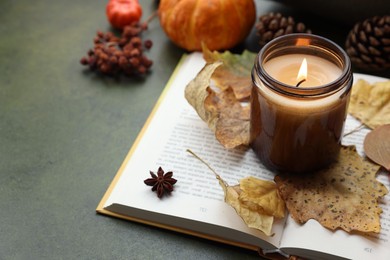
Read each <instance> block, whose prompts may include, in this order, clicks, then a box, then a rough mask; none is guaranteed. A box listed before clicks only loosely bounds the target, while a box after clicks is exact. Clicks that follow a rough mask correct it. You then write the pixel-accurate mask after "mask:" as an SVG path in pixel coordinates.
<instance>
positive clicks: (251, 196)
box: [187, 150, 285, 236]
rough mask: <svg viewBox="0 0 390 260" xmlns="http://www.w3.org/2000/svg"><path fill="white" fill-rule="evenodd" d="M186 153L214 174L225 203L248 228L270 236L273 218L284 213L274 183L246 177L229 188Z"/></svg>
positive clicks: (215, 173)
mask: <svg viewBox="0 0 390 260" xmlns="http://www.w3.org/2000/svg"><path fill="white" fill-rule="evenodd" d="M187 151H188V152H189V153H190V154H192V155H193V156H194V157H195V158H197V159H198V160H200V161H201V162H203V163H204V164H205V165H206V166H207V167H208V168H209V169H210V170H211V171H212V172H213V173H214V175H215V177H216V178H217V180H218V181H219V184H220V186H221V187H222V189H223V191H224V194H225V202H226V203H228V204H229V205H230V206H232V207H233V208H234V209H235V211H236V212H237V214H238V215H239V216H240V217H241V218H242V219H243V221H244V222H245V224H246V225H247V226H248V227H250V228H255V229H258V230H260V231H262V232H263V233H264V234H266V235H267V236H270V235H272V233H271V232H272V225H273V222H274V218H283V217H284V213H285V204H284V201H283V199H282V198H281V197H280V195H279V193H278V190H277V187H276V184H275V183H274V182H271V181H267V180H261V179H257V178H255V177H247V178H244V179H242V180H240V184H238V185H235V186H230V185H229V184H228V183H227V182H226V181H224V180H223V179H222V178H221V176H220V175H219V174H217V172H216V171H215V170H214V169H213V168H211V167H210V165H208V164H207V163H206V162H205V161H204V160H202V159H201V158H200V157H199V156H197V155H196V154H195V153H194V152H192V151H191V150H187Z"/></svg>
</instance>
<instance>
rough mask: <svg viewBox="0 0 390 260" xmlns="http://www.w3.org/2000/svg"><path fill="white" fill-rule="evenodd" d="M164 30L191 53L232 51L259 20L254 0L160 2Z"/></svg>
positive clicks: (159, 9)
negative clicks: (205, 49) (202, 50)
mask: <svg viewBox="0 0 390 260" xmlns="http://www.w3.org/2000/svg"><path fill="white" fill-rule="evenodd" d="M158 13H159V18H160V23H161V27H162V28H163V30H164V31H165V33H166V34H167V36H168V37H169V38H170V39H171V40H172V41H173V42H174V43H175V44H176V45H178V46H180V47H181V48H184V49H186V50H188V51H197V50H201V49H202V43H204V44H205V45H206V46H207V48H208V49H210V50H223V49H229V48H232V47H234V46H235V45H237V44H238V43H240V42H242V41H243V40H244V39H245V38H246V37H247V36H248V34H249V32H250V30H251V29H252V26H253V24H254V22H255V19H256V6H255V3H254V1H253V0H160V4H159V8H158Z"/></svg>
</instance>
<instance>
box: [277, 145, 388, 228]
mask: <svg viewBox="0 0 390 260" xmlns="http://www.w3.org/2000/svg"><path fill="white" fill-rule="evenodd" d="M378 170H379V166H378V165H375V164H373V163H371V162H369V161H366V160H364V159H363V158H362V157H360V156H359V155H358V153H357V152H356V149H355V147H354V146H348V147H342V150H341V152H340V156H339V159H338V161H337V163H335V164H333V165H331V166H330V167H329V168H328V169H324V170H321V171H318V172H316V173H312V174H308V175H278V176H276V177H275V181H276V184H277V186H278V189H279V192H280V195H281V197H282V198H283V199H284V201H285V202H286V206H287V209H288V210H289V212H290V214H291V217H292V218H293V219H294V220H295V221H297V222H298V223H305V222H306V221H308V220H309V219H315V220H317V221H318V222H319V223H320V224H321V225H322V226H324V227H326V228H329V229H332V230H335V229H337V228H341V229H344V230H345V231H347V232H350V231H353V230H355V231H360V232H375V233H379V232H380V227H381V226H380V214H381V213H382V209H381V208H380V206H379V205H378V200H379V199H380V198H381V197H383V196H385V195H386V194H387V193H388V190H387V188H386V187H385V186H384V185H383V184H382V183H380V182H379V181H377V180H376V178H375V176H376V173H377V171H378Z"/></svg>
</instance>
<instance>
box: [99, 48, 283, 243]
mask: <svg viewBox="0 0 390 260" xmlns="http://www.w3.org/2000/svg"><path fill="white" fill-rule="evenodd" d="M203 66H204V61H203V58H202V56H201V54H200V53H193V54H191V55H188V57H187V58H186V59H185V61H184V62H182V64H181V66H180V68H179V71H177V72H176V73H175V75H174V78H173V81H171V82H170V84H169V88H168V89H166V90H165V91H164V93H163V99H161V98H160V100H159V102H158V109H157V110H155V111H154V114H153V115H152V117H151V118H150V119H151V120H149V122H148V123H147V128H144V129H143V130H142V133H141V135H140V136H141V137H140V138H138V139H137V141H136V144H135V146H134V147H133V148H132V150H131V152H130V156H128V158H127V159H126V160H127V161H126V164H125V166H124V168H123V170H122V173H121V176H120V179H118V181H117V183H116V186H115V187H114V189H113V190H112V193H111V195H110V196H109V197H108V199H107V201H106V202H105V205H104V207H105V208H106V209H107V210H110V211H114V212H116V213H121V214H129V215H131V214H133V215H134V214H135V216H136V217H137V218H141V219H148V220H150V221H156V222H163V224H167V225H175V226H179V227H181V228H186V229H190V230H194V231H198V232H199V231H200V232H202V233H208V234H211V235H216V236H221V237H223V238H226V239H229V240H234V241H238V242H244V243H248V244H253V245H257V246H259V247H262V248H268V249H272V248H276V247H277V246H279V240H280V236H281V234H282V229H283V226H284V221H285V220H281V221H276V223H275V224H274V227H273V233H274V236H271V237H268V236H266V235H264V234H263V233H262V232H260V231H258V230H255V229H250V228H248V227H247V226H246V224H245V223H244V222H243V220H242V219H241V218H240V217H239V216H238V215H237V213H236V212H235V210H234V209H233V208H232V207H231V206H229V205H228V204H226V203H225V202H224V194H223V190H222V188H221V187H220V186H219V182H218V180H217V179H216V178H215V176H214V174H213V172H211V171H210V169H208V168H207V167H206V166H205V165H204V164H203V163H201V162H200V161H199V160H198V159H196V158H195V157H193V156H192V155H191V154H189V153H188V152H187V151H186V150H187V149H191V150H192V151H193V152H194V153H196V154H197V155H198V156H199V157H201V158H202V159H203V160H205V161H207V162H208V163H209V164H210V166H211V167H212V168H213V169H214V170H215V171H216V172H218V174H219V175H220V176H221V177H222V178H223V179H224V180H225V181H226V182H228V183H229V184H230V185H236V184H238V181H239V180H240V179H241V178H244V177H248V176H256V177H259V178H262V179H270V180H272V179H273V174H271V173H270V172H269V171H268V170H266V169H265V168H263V167H262V166H261V164H260V162H259V161H258V159H257V157H256V156H255V155H254V153H253V152H252V151H251V150H246V151H245V150H226V149H225V148H223V146H222V145H221V144H219V143H218V141H217V140H216V138H215V136H214V134H213V132H212V131H211V130H210V129H209V128H208V126H207V125H206V123H204V122H203V121H202V120H201V119H200V117H199V116H198V115H197V114H196V111H195V110H194V109H193V108H192V107H191V106H190V105H189V104H188V102H187V101H186V99H185V97H184V89H185V86H186V85H187V83H188V82H189V81H190V80H192V79H193V78H194V77H195V76H196V74H197V72H198V71H199V70H200V69H201V68H202V67H203ZM160 166H161V167H162V169H163V170H164V171H165V172H167V171H172V172H173V177H174V178H176V179H177V180H178V181H177V183H176V184H175V186H174V188H175V190H174V192H172V194H171V196H166V197H165V196H164V197H163V198H162V199H159V198H157V196H156V193H155V192H152V191H151V187H150V186H146V185H145V184H144V183H143V181H144V180H145V179H146V178H149V177H150V175H149V171H153V172H155V173H156V172H157V169H158V167H160ZM246 234H249V235H250V236H248V235H246ZM258 238H261V239H262V240H264V241H267V242H266V243H263V242H261V240H259V239H258ZM272 245H274V246H272Z"/></svg>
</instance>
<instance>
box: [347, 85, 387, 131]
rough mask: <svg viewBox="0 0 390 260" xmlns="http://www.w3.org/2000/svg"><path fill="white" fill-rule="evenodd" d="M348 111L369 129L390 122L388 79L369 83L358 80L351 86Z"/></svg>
mask: <svg viewBox="0 0 390 260" xmlns="http://www.w3.org/2000/svg"><path fill="white" fill-rule="evenodd" d="M348 112H349V113H350V114H351V115H353V116H354V117H356V118H357V119H359V120H360V121H361V122H362V123H364V124H365V125H367V126H368V127H370V128H371V129H374V128H375V127H378V126H380V125H385V124H390V81H384V82H376V83H374V84H372V85H371V84H370V83H369V82H367V81H365V80H363V79H360V80H358V81H357V82H356V83H355V84H354V85H353V87H352V93H351V100H350V103H349V108H348Z"/></svg>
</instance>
